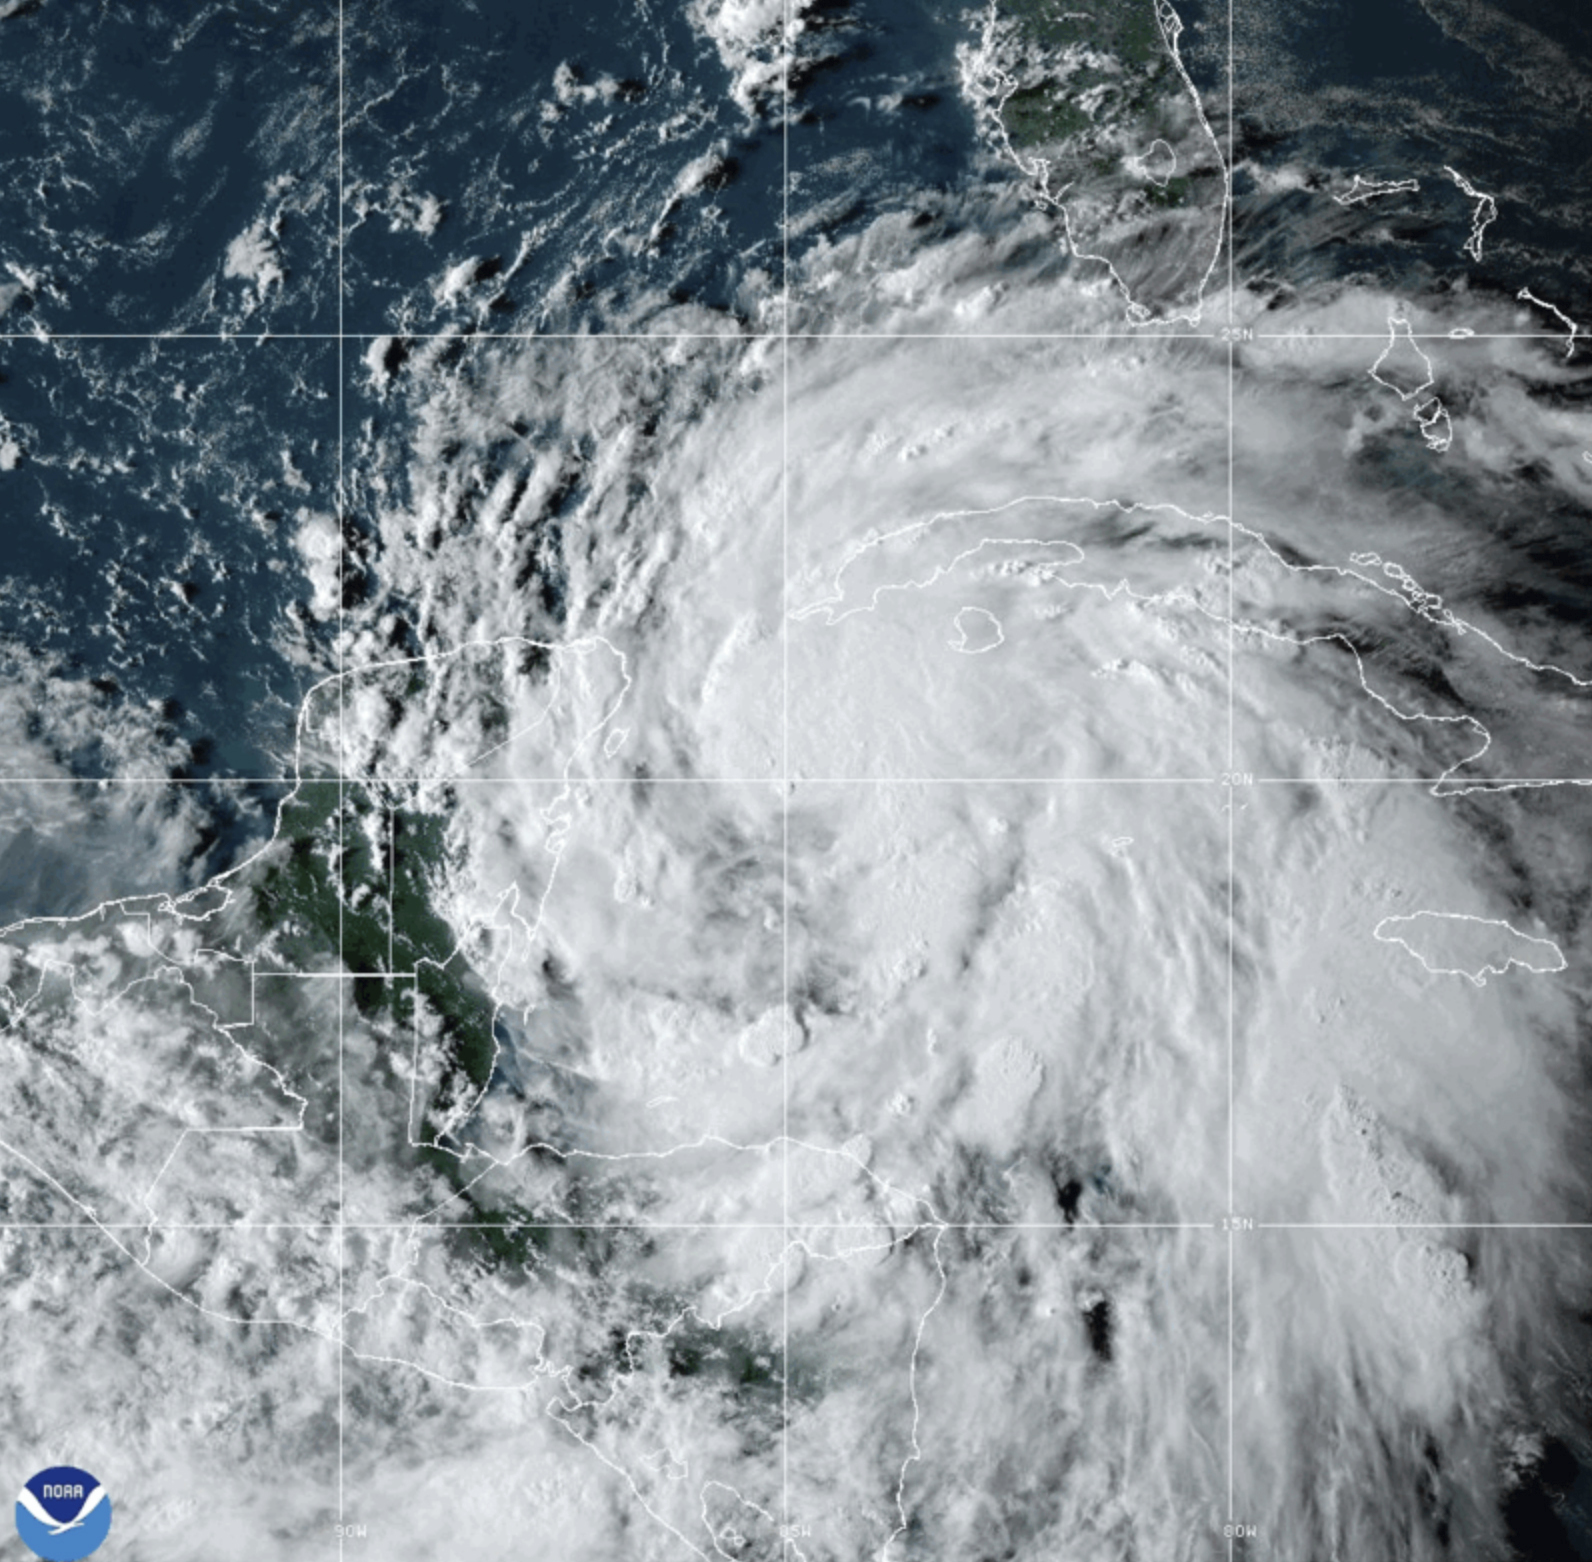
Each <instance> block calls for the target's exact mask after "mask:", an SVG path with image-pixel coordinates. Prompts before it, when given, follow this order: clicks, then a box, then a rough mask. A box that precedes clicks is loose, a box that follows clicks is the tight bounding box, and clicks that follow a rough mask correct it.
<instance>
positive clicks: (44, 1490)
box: [17, 1464, 111, 1562]
mask: <svg viewBox="0 0 1592 1562" xmlns="http://www.w3.org/2000/svg"><path fill="white" fill-rule="evenodd" d="M110 1532H111V1500H110V1498H109V1497H107V1496H106V1495H105V1488H104V1487H103V1486H101V1485H100V1483H99V1482H98V1481H96V1480H95V1479H94V1477H93V1476H92V1475H90V1474H89V1473H88V1471H87V1470H79V1469H75V1468H74V1467H73V1466H72V1465H69V1464H57V1465H51V1467H50V1468H49V1469H48V1470H40V1471H39V1473H38V1474H37V1475H35V1476H34V1477H33V1479H32V1480H30V1481H29V1482H28V1484H27V1485H26V1486H24V1487H23V1488H22V1490H21V1491H20V1492H19V1493H18V1494H17V1534H19V1535H20V1536H21V1537H22V1543H23V1544H24V1545H25V1546H26V1547H27V1548H28V1550H30V1551H31V1552H32V1553H33V1554H34V1555H35V1556H37V1557H42V1558H44V1562H78V1558H79V1557H86V1556H89V1555H90V1554H91V1553H93V1552H95V1551H98V1550H99V1548H100V1546H101V1544H102V1543H103V1542H104V1539H105V1537H106V1536H107V1535H108V1534H110Z"/></svg>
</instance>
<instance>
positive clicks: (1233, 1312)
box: [1226, 0, 1238, 1557]
mask: <svg viewBox="0 0 1592 1562" xmlns="http://www.w3.org/2000/svg"><path fill="white" fill-rule="evenodd" d="M1233 6H1234V0H1227V168H1226V174H1227V325H1228V333H1227V770H1228V781H1229V785H1228V788H1227V1215H1228V1217H1229V1218H1228V1221H1227V1553H1228V1556H1229V1557H1231V1556H1232V1554H1233V1547H1234V1537H1233V1530H1234V1527H1235V1525H1236V1523H1237V1519H1236V1516H1235V1514H1234V1498H1235V1482H1236V1470H1235V1449H1236V1446H1237V1426H1236V1422H1237V1403H1238V1394H1237V1381H1238V1375H1237V1361H1236V1352H1235V1350H1234V1341H1235V1339H1236V1336H1237V1298H1236V1295H1235V1292H1234V1286H1233V1272H1234V1263H1235V1259H1236V1256H1237V1253H1236V1247H1235V1243H1236V1241H1237V1233H1236V1231H1235V1229H1234V1225H1235V1223H1234V1221H1233V1220H1232V1219H1231V1217H1232V1215H1233V1206H1234V1203H1235V1199H1236V1190H1235V1188H1234V1165H1235V1150H1236V1140H1237V1132H1238V1128H1237V1105H1236V1100H1237V1087H1236V1079H1235V1070H1234V1057H1233V1051H1234V1048H1233V1035H1234V1029H1235V1009H1236V992H1235V980H1234V969H1235V966H1236V963H1237V948H1236V945H1237V939H1238V930H1237V925H1236V921H1235V917H1234V912H1235V909H1236V903H1235V893H1236V891H1235V885H1234V872H1235V867H1236V859H1237V836H1238V801H1237V796H1236V790H1237V788H1236V780H1235V773H1236V771H1237V769H1238V726H1237V677H1238V650H1237V630H1236V628H1235V625H1236V623H1237V615H1236V612H1235V609H1236V606H1237V603H1236V597H1235V591H1236V587H1235V576H1234V562H1235V543H1236V530H1235V526H1234V519H1235V517H1236V515H1237V511H1236V509H1235V508H1234V499H1235V490H1236V487H1237V483H1236V479H1235V471H1236V461H1235V453H1236V452H1235V444H1236V439H1235V432H1236V417H1235V396H1236V380H1237V368H1238V358H1237V354H1238V342H1237V334H1238V333H1237V326H1238V287H1237V281H1238V220H1237V216H1236V213H1235V211H1234V206H1233V160H1234V158H1235V157H1236V156H1237V152H1238V141H1237V137H1236V135H1235V133H1234V132H1235V126H1236V118H1235V115H1234V113H1233V96H1234V73H1235V60H1236V50H1235V49H1234V47H1233Z"/></svg>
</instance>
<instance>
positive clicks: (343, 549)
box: [335, 0, 348, 1562]
mask: <svg viewBox="0 0 1592 1562" xmlns="http://www.w3.org/2000/svg"><path fill="white" fill-rule="evenodd" d="M343 3H344V0H337V882H336V886H335V887H336V890H337V963H338V966H339V967H343V966H346V965H347V956H346V953H345V950H344V938H343V900H344V884H343V876H344V875H345V874H346V872H347V857H348V854H347V851H346V849H345V843H344V838H343V837H344V831H345V829H346V827H347V820H346V815H347V808H346V806H345V798H344V790H345V782H344V774H343V773H344V770H345V769H346V767H347V764H348V757H347V751H346V728H345V718H346V709H345V706H346V689H347V682H348V680H347V679H346V678H345V677H344V671H345V669H344V666H343V656H344V645H345V641H346V636H345V632H344V631H345V625H344V618H345V614H346V611H347V610H346V608H345V607H344V602H345V588H346V583H347V579H348V527H347V520H348V502H347V501H348V491H347V483H346V473H345V471H344V466H343V460H344V425H343V380H344V373H343V368H344V365H343V358H344V346H343V344H344V341H345V336H344V331H343V221H344V214H343V205H344V198H345V188H344V180H343V132H344V128H345V124H346V111H345V103H344V97H343V93H344V80H343V70H344V62H343ZM344 997H345V995H344V993H343V992H341V991H339V993H338V1003H337V1319H338V1323H337V1555H338V1558H339V1562H341V1558H342V1556H343V1550H344V1544H345V1541H344V1530H345V1528H346V1522H345V1521H346V1519H347V1500H346V1471H347V1441H348V1396H347V1393H346V1388H345V1383H344V1376H345V1370H346V1362H347V1357H348V1350H347V1318H348V1304H347V1297H346V1295H345V1290H346V1285H347V1280H346V1275H345V1270H346V1267H347V1265H346V1259H347V1246H346V1235H347V1215H348V1211H347V1204H346V1202H345V1188H344V1166H343V1107H344V1100H345V1097H344V1093H343V1091H344V1069H343V1065H344V1026H345V1015H344V1009H345V1007H346V1005H345V1003H344V1001H343V1000H344Z"/></svg>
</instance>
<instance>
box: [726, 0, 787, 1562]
mask: <svg viewBox="0 0 1592 1562" xmlns="http://www.w3.org/2000/svg"><path fill="white" fill-rule="evenodd" d="M781 9H782V10H783V12H784V16H783V22H784V28H783V37H782V40H781V52H780V60H781V70H782V81H781V87H780V109H781V113H780V213H779V243H780V273H779V285H780V311H779V328H780V333H781V341H780V429H779V509H780V520H779V529H780V597H779V624H780V630H779V642H780V800H779V817H780V863H779V888H780V917H779V920H780V986H781V995H782V999H783V1002H782V1004H781V1007H780V1029H781V1040H780V1056H779V1085H780V1132H781V1133H782V1135H783V1136H784V1141H783V1146H782V1156H781V1161H780V1218H781V1220H782V1221H783V1223H784V1231H783V1233H782V1243H781V1253H782V1256H783V1261H784V1265H785V1267H784V1271H783V1273H782V1275H781V1280H782V1282H783V1283H782V1284H781V1286H780V1361H779V1394H780V1417H779V1483H780V1506H779V1517H780V1552H781V1555H788V1554H789V1553H790V1551H791V1549H792V1545H793V1542H792V1540H791V1534H790V1531H791V1512H790V1281H791V1274H790V1255H791V1241H790V1224H791V1219H790V1049H791V972H790V790H791V788H790V611H789V607H788V605H787V604H788V600H789V597H790V119H791V95H790V60H791V51H792V48H793V47H794V36H793V33H792V22H793V12H792V6H791V0H784V4H783V6H782V8H781ZM714 1549H715V1550H718V1549H719V1548H718V1546H717V1544H716V1543H715V1546H714Z"/></svg>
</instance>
